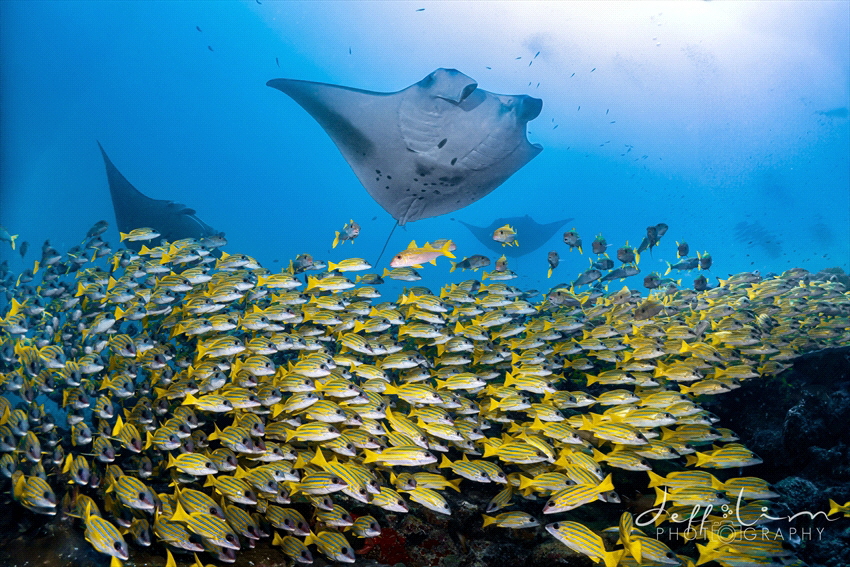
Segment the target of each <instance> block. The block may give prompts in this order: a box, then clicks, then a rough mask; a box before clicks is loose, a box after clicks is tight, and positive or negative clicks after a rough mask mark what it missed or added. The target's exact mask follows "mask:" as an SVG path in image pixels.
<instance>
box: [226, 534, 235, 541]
mask: <svg viewBox="0 0 850 567" xmlns="http://www.w3.org/2000/svg"><path fill="white" fill-rule="evenodd" d="M224 539H226V540H227V541H233V536H232V535H231V534H227V535H226V536H224Z"/></svg>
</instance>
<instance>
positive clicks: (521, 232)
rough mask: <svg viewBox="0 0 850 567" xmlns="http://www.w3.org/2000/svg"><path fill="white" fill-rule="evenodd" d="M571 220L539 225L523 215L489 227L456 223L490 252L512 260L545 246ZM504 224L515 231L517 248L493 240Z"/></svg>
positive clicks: (504, 219)
mask: <svg viewBox="0 0 850 567" xmlns="http://www.w3.org/2000/svg"><path fill="white" fill-rule="evenodd" d="M571 220H573V219H572V218H568V219H564V220H559V221H555V222H550V223H548V224H540V223H538V222H537V221H536V220H534V219H533V218H531V217H530V216H528V215H525V216H524V217H509V218H501V219H496V220H494V221H493V222H491V223H490V225H489V226H475V225H474V224H469V223H466V222H463V221H458V222H459V223H461V224H462V225H463V226H465V227H466V228H468V229H469V232H471V233H472V234H473V235H475V238H477V239H478V240H480V241H481V243H482V244H483V245H484V246H486V247H487V248H489V249H490V250H493V251H494V252H498V253H500V254H504V255H505V256H510V257H512V258H519V257H520V256H525V255H526V254H530V253H531V252H534V251H535V250H537V249H538V248H540V247H541V246H543V245H544V244H546V243H547V242H548V241H549V239H550V238H552V235H553V234H555V233H556V232H558V230H560V229H561V227H563V226H564V225H565V224H567V223H568V222H570V221H571ZM506 224H509V225H511V226H512V227H514V229H515V230H516V233H517V238H516V239H517V241H518V242H519V246H502V243H501V242H496V241H495V240H493V231H494V230H496V229H497V228H499V227H500V226H504V225H506Z"/></svg>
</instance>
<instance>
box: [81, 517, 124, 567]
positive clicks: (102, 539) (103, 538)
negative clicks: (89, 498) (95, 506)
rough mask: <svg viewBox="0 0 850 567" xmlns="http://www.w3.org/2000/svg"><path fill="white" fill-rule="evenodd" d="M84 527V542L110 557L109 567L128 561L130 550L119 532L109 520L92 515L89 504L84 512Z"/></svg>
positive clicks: (116, 566) (115, 566)
mask: <svg viewBox="0 0 850 567" xmlns="http://www.w3.org/2000/svg"><path fill="white" fill-rule="evenodd" d="M85 525H86V531H85V538H86V541H88V542H89V543H90V544H91V545H92V547H94V548H95V549H96V550H97V551H99V552H100V553H105V554H106V555H111V556H112V563H111V564H110V565H111V567H119V566H120V565H121V563H120V561H126V560H127V559H129V557H130V550H129V548H128V547H127V542H126V541H124V537H123V536H122V535H121V532H119V531H118V528H116V527H115V525H114V524H113V523H112V522H110V521H109V520H105V519H104V518H101V517H100V516H98V515H95V514H92V513H91V503H89V505H88V507H87V508H86V511H85Z"/></svg>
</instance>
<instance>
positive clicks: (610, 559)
mask: <svg viewBox="0 0 850 567" xmlns="http://www.w3.org/2000/svg"><path fill="white" fill-rule="evenodd" d="M625 553H626V550H625V549H620V550H617V551H603V552H602V561H604V562H605V567H617V565H618V564H619V563H620V559H622V558H623V554H625ZM638 563H640V560H638Z"/></svg>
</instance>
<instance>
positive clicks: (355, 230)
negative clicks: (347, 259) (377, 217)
mask: <svg viewBox="0 0 850 567" xmlns="http://www.w3.org/2000/svg"><path fill="white" fill-rule="evenodd" d="M278 67H280V64H278ZM359 235H360V225H359V224H357V223H356V222H354V219H351V220H350V221H348V222H347V223H345V225H344V226H343V227H342V230H341V231H337V232H336V233H335V236H334V241H333V245H332V246H331V247H332V248H336V247H337V245H338V244H342V243H343V242H345V241H346V240H350V241H351V243H352V244H354V239H355V238H357V236H359Z"/></svg>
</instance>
